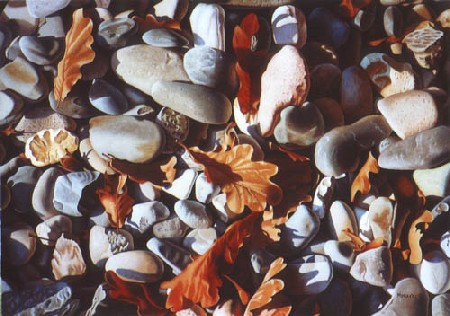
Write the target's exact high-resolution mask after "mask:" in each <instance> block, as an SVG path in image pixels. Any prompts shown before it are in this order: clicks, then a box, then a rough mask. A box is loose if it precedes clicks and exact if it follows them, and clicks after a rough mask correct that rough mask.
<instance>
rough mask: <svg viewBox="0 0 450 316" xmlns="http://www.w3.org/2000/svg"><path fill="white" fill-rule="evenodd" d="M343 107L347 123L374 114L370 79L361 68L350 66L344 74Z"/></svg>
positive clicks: (342, 86)
mask: <svg viewBox="0 0 450 316" xmlns="http://www.w3.org/2000/svg"><path fill="white" fill-rule="evenodd" d="M341 105H342V109H343V110H344V117H345V122H347V123H353V122H356V121H358V120H359V119H360V118H362V117H364V116H366V115H369V114H372V113H373V97H372V87H371V85H370V79H369V76H368V75H367V73H366V72H365V71H364V70H363V69H362V68H361V67H359V66H350V67H348V68H346V69H345V70H344V71H343V72H342V80H341Z"/></svg>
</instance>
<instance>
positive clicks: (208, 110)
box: [151, 81, 232, 124]
mask: <svg viewBox="0 0 450 316" xmlns="http://www.w3.org/2000/svg"><path fill="white" fill-rule="evenodd" d="M151 95H152V96H153V99H154V100H155V101H156V102H157V103H159V104H160V105H162V106H167V107H169V108H171V109H173V110H175V111H177V112H179V113H181V114H183V115H186V116H188V117H190V118H192V119H193V120H195V121H197V122H200V123H206V124H224V123H226V122H227V121H228V120H229V119H230V117H231V114H232V108H231V103H230V100H229V99H228V98H227V97H226V96H225V95H223V94H222V93H220V92H217V91H215V90H213V89H211V88H208V87H204V86H200V85H194V84H189V83H183V82H170V81H157V82H156V83H155V84H154V85H153V88H152V93H151Z"/></svg>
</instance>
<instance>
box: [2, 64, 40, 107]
mask: <svg viewBox="0 0 450 316" xmlns="http://www.w3.org/2000/svg"><path fill="white" fill-rule="evenodd" d="M1 87H3V88H4V89H11V90H13V91H15V92H17V93H18V94H20V95H21V96H23V97H25V98H27V99H30V100H33V101H38V100H41V99H42V98H44V97H45V96H46V95H47V94H48V91H49V87H48V84H47V81H46V80H45V79H44V77H43V75H42V74H41V73H40V72H39V71H38V70H37V69H36V68H35V67H34V66H33V65H32V64H31V63H29V62H28V61H26V60H25V59H23V58H21V57H18V58H16V59H15V60H14V61H12V62H10V63H9V64H6V65H5V66H3V67H2V68H1V69H0V88H1Z"/></svg>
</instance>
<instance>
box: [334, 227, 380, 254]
mask: <svg viewBox="0 0 450 316" xmlns="http://www.w3.org/2000/svg"><path fill="white" fill-rule="evenodd" d="M342 232H343V233H344V234H346V235H347V236H348V237H349V238H350V241H351V242H352V244H353V249H354V250H355V251H356V252H364V251H367V250H370V249H374V248H378V247H381V246H383V245H384V244H385V242H384V239H383V237H378V238H375V239H374V240H371V241H370V242H369V243H367V242H365V241H364V240H362V238H361V237H359V236H357V235H355V234H354V233H353V232H352V231H351V230H350V229H349V228H346V229H344V230H343V231H342Z"/></svg>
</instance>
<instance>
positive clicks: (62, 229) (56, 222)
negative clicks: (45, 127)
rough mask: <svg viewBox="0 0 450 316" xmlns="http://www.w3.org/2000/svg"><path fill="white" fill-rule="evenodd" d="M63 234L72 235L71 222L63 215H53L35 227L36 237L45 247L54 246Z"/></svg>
mask: <svg viewBox="0 0 450 316" xmlns="http://www.w3.org/2000/svg"><path fill="white" fill-rule="evenodd" d="M63 234H66V236H67V235H68V236H70V235H71V234H72V220H71V219H70V218H69V217H67V216H64V215H55V216H53V217H51V218H49V219H46V220H45V221H43V222H41V223H39V224H38V225H37V226H36V235H37V237H38V238H39V240H40V241H41V242H42V243H43V244H44V245H46V246H54V245H55V243H56V240H57V239H58V238H59V237H61V236H62V235H63Z"/></svg>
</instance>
